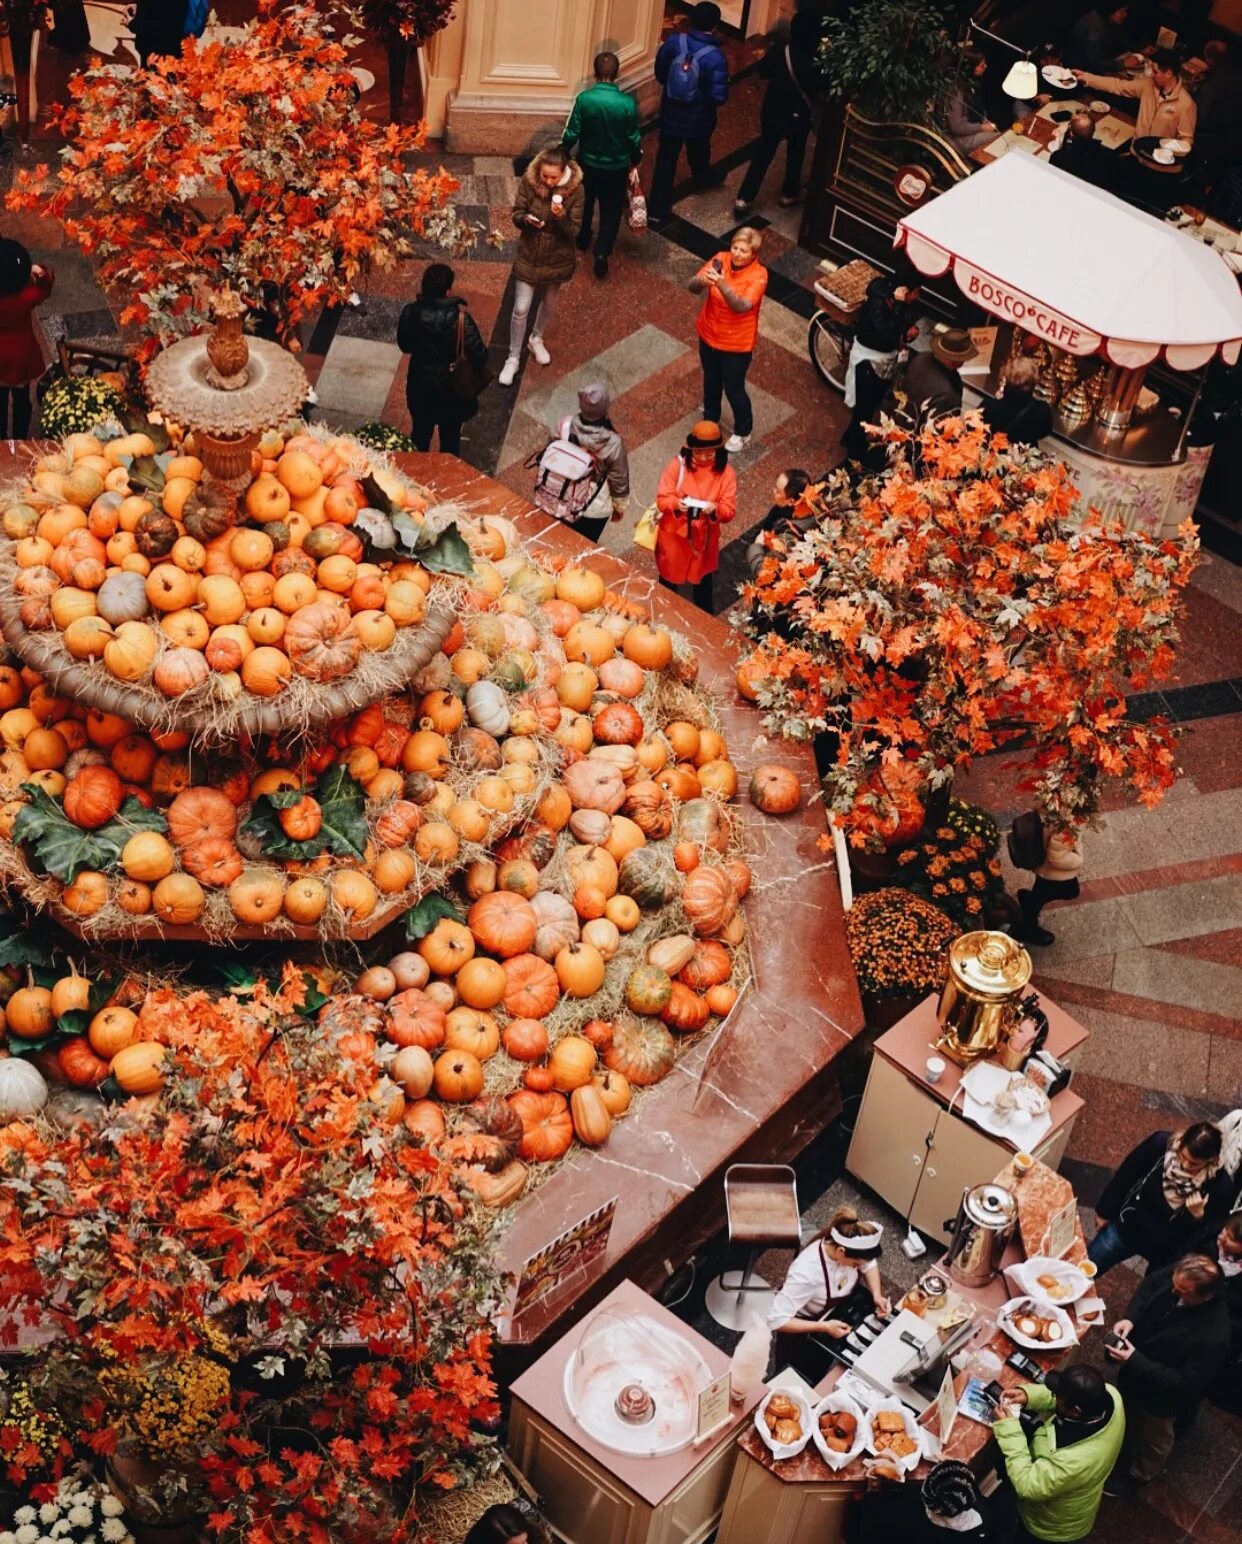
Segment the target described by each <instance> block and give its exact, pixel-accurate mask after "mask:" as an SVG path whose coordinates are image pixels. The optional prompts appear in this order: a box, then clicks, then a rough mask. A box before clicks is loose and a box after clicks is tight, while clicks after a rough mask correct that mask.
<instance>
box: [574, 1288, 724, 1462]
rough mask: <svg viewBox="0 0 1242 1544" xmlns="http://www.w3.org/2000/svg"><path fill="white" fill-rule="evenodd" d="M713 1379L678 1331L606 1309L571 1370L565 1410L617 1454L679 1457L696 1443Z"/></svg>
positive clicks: (589, 1328)
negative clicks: (701, 1406) (703, 1399)
mask: <svg viewBox="0 0 1242 1544" xmlns="http://www.w3.org/2000/svg"><path fill="white" fill-rule="evenodd" d="M711 1381H712V1371H711V1368H710V1367H709V1366H708V1365H707V1362H706V1361H705V1360H704V1359H703V1357H702V1355H701V1354H700V1353H699V1351H698V1350H696V1349H695V1347H694V1346H693V1345H691V1343H690V1342H689V1341H688V1340H686V1339H685V1338H684V1337H683V1336H681V1335H679V1334H678V1333H677V1332H676V1331H675V1330H673V1329H670V1328H667V1327H666V1326H665V1325H663V1324H660V1323H659V1322H657V1320H655V1319H653V1318H651V1317H650V1316H649V1315H647V1314H644V1313H636V1312H633V1311H631V1310H629V1309H624V1308H601V1309H600V1310H599V1311H598V1312H597V1313H595V1314H593V1315H592V1316H591V1317H590V1318H589V1319H588V1320H587V1322H586V1323H585V1324H584V1325H583V1328H582V1334H581V1336H580V1337H579V1340H578V1347H577V1350H576V1351H575V1352H574V1354H573V1356H572V1357H570V1359H569V1361H568V1362H567V1363H566V1364H565V1403H566V1405H567V1406H568V1407H569V1412H570V1414H571V1415H572V1416H573V1417H574V1419H575V1420H576V1421H577V1422H578V1424H579V1425H580V1426H581V1427H582V1429H583V1430H584V1431H585V1432H587V1433H588V1434H589V1435H590V1436H591V1437H593V1438H594V1439H595V1441H596V1442H599V1443H601V1444H602V1445H603V1446H604V1447H607V1448H611V1449H612V1450H613V1451H614V1452H617V1453H630V1454H634V1455H645V1456H648V1457H651V1456H655V1455H658V1454H665V1453H676V1452H678V1451H679V1450H680V1449H681V1448H684V1447H687V1446H688V1445H689V1444H690V1443H691V1442H693V1441H694V1438H695V1435H696V1432H697V1427H698V1399H699V1394H700V1392H701V1391H702V1390H703V1389H705V1388H706V1387H707V1386H708V1384H709V1383H711Z"/></svg>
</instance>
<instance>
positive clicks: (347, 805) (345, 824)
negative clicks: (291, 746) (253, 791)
mask: <svg viewBox="0 0 1242 1544" xmlns="http://www.w3.org/2000/svg"><path fill="white" fill-rule="evenodd" d="M311 793H312V795H313V797H314V798H315V799H316V800H317V801H318V804H319V808H320V811H321V813H322V815H323V824H322V825H321V826H320V828H319V831H318V833H317V834H316V835H315V836H312V837H311V838H310V839H309V841H305V842H295V841H294V840H293V839H292V838H291V837H288V836H286V835H285V833H284V831H283V830H282V829H281V825H280V820H279V811H280V810H282V809H289V808H290V807H291V806H292V805H294V804H296V803H297V802H298V800H299V799H300V798H301V797H302V795H301V794H300V793H299V792H297V791H296V790H289V789H286V790H284V791H283V792H280V793H274V794H264V795H263V797H262V798H260V799H256V800H255V802H254V807H253V808H252V810H251V812H250V819H249V820H248V821H247V822H246V824H245V826H244V827H243V828H242V829H243V830H244V831H245V832H246V834H247V835H248V836H253V837H255V838H256V839H257V840H258V842H259V845H260V846H261V847H262V848H263V852H264V854H265V855H266V856H267V857H271V858H318V857H319V856H320V854H321V853H325V852H330V853H333V854H335V855H336V856H337V857H340V858H361V857H363V856H364V855H365V853H366V846H367V837H368V832H367V819H366V803H367V794H366V789H365V788H363V786H362V784H361V783H360V782H359V781H358V779H357V778H356V777H353V776H352V775H351V774H350V772H349V770H348V768H346V767H344V766H341V765H340V764H339V763H338V764H337V765H335V766H331V767H329V768H328V770H327V771H326V772H325V773H324V774H323V776H322V777H321V778H320V779H319V781H318V782H317V783H316V784H315V786H314V788H313V789H312V790H311Z"/></svg>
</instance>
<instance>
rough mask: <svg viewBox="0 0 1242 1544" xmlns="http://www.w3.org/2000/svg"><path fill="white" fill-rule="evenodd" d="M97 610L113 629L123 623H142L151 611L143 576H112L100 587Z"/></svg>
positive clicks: (96, 600)
mask: <svg viewBox="0 0 1242 1544" xmlns="http://www.w3.org/2000/svg"><path fill="white" fill-rule="evenodd" d="M95 608H96V610H97V611H98V612H99V615H100V616H101V617H103V619H104V621H105V622H111V623H112V625H113V627H119V626H120V625H121V623H122V622H141V621H142V619H143V618H144V617H145V616H146V614H147V612H148V611H149V610H150V607H149V606H148V604H147V583H146V580H145V579H144V578H143V576H142V575H141V574H130V573H117V574H110V575H109V576H108V578H106V579H105V580H104V582H103V583H102V584H101V585H100V586H99V590H98V592H97V594H96V596H95Z"/></svg>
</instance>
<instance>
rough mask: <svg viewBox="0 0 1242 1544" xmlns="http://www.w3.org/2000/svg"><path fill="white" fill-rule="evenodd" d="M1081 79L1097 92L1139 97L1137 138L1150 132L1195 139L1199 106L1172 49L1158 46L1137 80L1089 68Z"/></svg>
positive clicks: (1177, 137)
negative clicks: (1146, 67)
mask: <svg viewBox="0 0 1242 1544" xmlns="http://www.w3.org/2000/svg"><path fill="white" fill-rule="evenodd" d="M1078 79H1079V80H1080V81H1081V82H1082V83H1083V85H1084V86H1091V87H1093V88H1094V89H1095V90H1096V91H1110V92H1111V93H1112V94H1113V95H1114V96H1121V97H1135V98H1137V100H1138V118H1137V121H1136V123H1135V125H1134V137H1135V139H1146V138H1148V137H1149V136H1151V135H1155V137H1156V138H1157V139H1185V140H1193V139H1194V137H1195V123H1196V120H1197V118H1198V109H1197V108H1196V107H1195V99H1194V97H1192V96H1191V94H1190V92H1189V91H1187V90H1186V86H1185V83H1184V82H1183V80H1182V67H1181V65H1180V64H1179V62H1178V58H1177V55H1176V54H1175V53H1174V52H1173V50H1172V49H1171V48H1158V49H1157V50H1156V52H1155V54H1154V56H1153V57H1152V61H1151V73H1150V74H1149V75H1140V76H1139V77H1138V78H1137V79H1135V80H1126V79H1124V78H1123V77H1121V76H1119V75H1095V74H1093V73H1092V72H1091V71H1089V70H1079V72H1078Z"/></svg>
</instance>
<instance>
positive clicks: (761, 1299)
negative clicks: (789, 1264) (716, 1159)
mask: <svg viewBox="0 0 1242 1544" xmlns="http://www.w3.org/2000/svg"><path fill="white" fill-rule="evenodd" d="M724 1187H725V1213H726V1215H727V1217H728V1221H729V1244H730V1246H732V1245H734V1244H744V1245H745V1246H746V1247H747V1249H748V1254H747V1257H746V1265H745V1268H744V1269H743V1270H742V1272H741V1275H740V1277H739V1278H738V1280H737V1281H736V1282H734V1283H730V1282H729V1280H728V1277H729V1275H730V1272H728V1271H727V1270H726V1271H722V1272H721V1273H720V1275H719V1276H717V1277H716V1279H715V1280H714V1281H713V1282H712V1283H711V1285H710V1286H709V1287H708V1289H707V1298H706V1302H707V1311H708V1313H709V1314H711V1316H712V1318H713V1319H715V1321H716V1323H717V1324H720V1325H722V1326H723V1327H724V1328H725V1329H729V1330H741V1329H745V1327H746V1321H747V1319H748V1318H749V1316H750V1313H751V1312H752V1311H753V1312H755V1313H758V1314H759V1315H760V1316H761V1317H762V1316H763V1315H764V1314H766V1313H767V1311H768V1309H769V1308H770V1307H771V1305H772V1300H773V1299H774V1298H775V1296H776V1290H775V1288H774V1287H772V1286H770V1285H769V1284H768V1282H766V1281H765V1280H764V1279H763V1277H762V1276H756V1275H755V1274H754V1270H755V1261H756V1260H757V1259H758V1258H759V1256H760V1255H761V1254H762V1253H763V1251H764V1250H765V1249H797V1248H798V1246H799V1244H800V1243H801V1232H800V1221H799V1216H798V1186H797V1180H796V1177H795V1175H794V1171H793V1170H792V1169H791V1168H790V1167H789V1165H788V1164H786V1163H734V1164H731V1165H730V1166H729V1168H728V1169H726V1170H725V1179H724Z"/></svg>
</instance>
